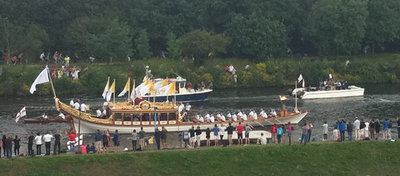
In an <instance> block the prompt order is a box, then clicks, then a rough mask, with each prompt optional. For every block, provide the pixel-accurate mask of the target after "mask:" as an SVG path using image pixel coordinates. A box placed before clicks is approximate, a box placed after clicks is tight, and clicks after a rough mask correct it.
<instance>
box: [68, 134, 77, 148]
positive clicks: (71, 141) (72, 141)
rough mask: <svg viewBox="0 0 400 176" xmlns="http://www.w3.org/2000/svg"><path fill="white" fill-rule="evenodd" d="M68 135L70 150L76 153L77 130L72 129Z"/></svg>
mask: <svg viewBox="0 0 400 176" xmlns="http://www.w3.org/2000/svg"><path fill="white" fill-rule="evenodd" d="M67 136H68V137H69V151H71V153H75V138H76V133H75V131H73V130H71V131H70V132H69V133H68V134H67Z"/></svg>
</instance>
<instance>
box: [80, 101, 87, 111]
mask: <svg viewBox="0 0 400 176" xmlns="http://www.w3.org/2000/svg"><path fill="white" fill-rule="evenodd" d="M86 108H87V107H86V105H85V103H82V104H81V111H82V112H86Z"/></svg>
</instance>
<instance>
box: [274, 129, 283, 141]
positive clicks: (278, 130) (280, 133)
mask: <svg viewBox="0 0 400 176" xmlns="http://www.w3.org/2000/svg"><path fill="white" fill-rule="evenodd" d="M276 135H277V137H278V144H281V141H282V135H283V128H282V125H279V126H278V129H277V130H276Z"/></svg>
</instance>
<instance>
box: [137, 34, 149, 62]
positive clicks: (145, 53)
mask: <svg viewBox="0 0 400 176" xmlns="http://www.w3.org/2000/svg"><path fill="white" fill-rule="evenodd" d="M135 44H136V56H137V57H138V58H139V59H146V58H149V57H151V52H150V44H149V36H148V34H147V32H146V30H144V29H143V30H141V31H140V32H139V37H138V38H137V39H136V40H135Z"/></svg>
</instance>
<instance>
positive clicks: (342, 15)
mask: <svg viewBox="0 0 400 176" xmlns="http://www.w3.org/2000/svg"><path fill="white" fill-rule="evenodd" d="M367 16H368V11H367V1H365V0H335V1H332V0H320V1H318V2H316V3H315V4H314V6H313V9H312V11H311V15H310V17H309V21H308V22H309V24H308V27H307V28H308V29H307V32H308V34H309V35H310V37H311V38H312V40H313V42H314V43H315V45H316V46H317V48H318V51H319V54H320V55H335V56H337V55H351V54H356V53H359V51H360V48H361V41H362V39H363V38H364V34H365V26H366V18H367Z"/></svg>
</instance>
